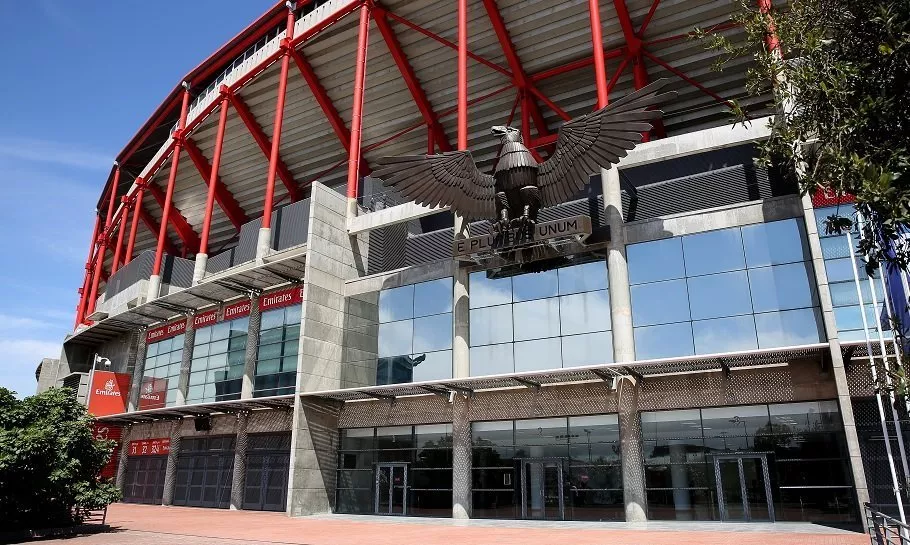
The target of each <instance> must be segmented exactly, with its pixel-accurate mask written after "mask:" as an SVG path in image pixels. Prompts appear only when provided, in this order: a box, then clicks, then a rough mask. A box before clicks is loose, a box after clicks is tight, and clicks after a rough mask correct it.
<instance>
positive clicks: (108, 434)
mask: <svg viewBox="0 0 910 545" xmlns="http://www.w3.org/2000/svg"><path fill="white" fill-rule="evenodd" d="M92 436H93V437H94V438H95V439H102V440H109V441H116V444H115V445H114V451H113V452H112V453H111V458H110V460H108V461H107V464H105V466H104V467H103V468H101V473H99V474H98V476H99V477H100V478H102V479H113V478H114V477H115V476H116V475H117V464H118V463H119V462H120V439H121V437H122V436H123V429H122V428H121V427H120V426H114V425H111V424H106V423H103V422H94V423H92Z"/></svg>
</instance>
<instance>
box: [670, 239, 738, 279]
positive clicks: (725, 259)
mask: <svg viewBox="0 0 910 545" xmlns="http://www.w3.org/2000/svg"><path fill="white" fill-rule="evenodd" d="M682 244H683V255H684V257H685V262H686V276H700V275H703V274H711V273H719V272H726V271H736V270H740V269H744V268H746V261H745V258H744V256H743V240H742V236H741V235H740V230H739V229H738V228H736V229H723V230H720V231H709V232H707V233H699V234H697V235H688V236H684V237H682Z"/></svg>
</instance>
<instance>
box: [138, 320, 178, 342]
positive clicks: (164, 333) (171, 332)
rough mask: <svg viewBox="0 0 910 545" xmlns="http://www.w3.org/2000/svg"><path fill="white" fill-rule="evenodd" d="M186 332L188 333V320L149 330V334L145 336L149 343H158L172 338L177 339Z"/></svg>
mask: <svg viewBox="0 0 910 545" xmlns="http://www.w3.org/2000/svg"><path fill="white" fill-rule="evenodd" d="M184 331H186V320H180V321H177V322H171V323H169V324H164V325H162V326H158V327H156V328H154V329H149V330H148V333H146V335H145V341H146V342H149V343H156V342H158V341H163V340H165V339H170V338H171V337H176V336H177V335H180V334H181V333H183V332H184Z"/></svg>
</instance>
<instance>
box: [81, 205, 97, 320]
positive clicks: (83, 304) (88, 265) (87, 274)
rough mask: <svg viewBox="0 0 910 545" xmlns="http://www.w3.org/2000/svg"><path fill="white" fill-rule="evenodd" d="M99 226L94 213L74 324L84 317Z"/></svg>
mask: <svg viewBox="0 0 910 545" xmlns="http://www.w3.org/2000/svg"><path fill="white" fill-rule="evenodd" d="M100 227H101V216H100V215H95V228H94V229H92V241H91V242H90V243H89V245H88V257H87V258H85V278H84V279H83V281H82V288H80V290H79V306H78V307H76V326H78V325H79V324H81V323H82V321H83V320H84V319H85V308H86V302H87V301H88V289H89V282H90V281H91V277H92V256H93V255H95V246H96V244H97V241H98V229H99V228H100Z"/></svg>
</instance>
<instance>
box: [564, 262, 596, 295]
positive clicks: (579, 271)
mask: <svg viewBox="0 0 910 545" xmlns="http://www.w3.org/2000/svg"><path fill="white" fill-rule="evenodd" d="M556 273H557V277H558V280H559V294H560V295H569V294H572V293H581V292H585V291H597V290H605V289H607V264H606V263H605V262H603V261H592V262H591V263H582V264H581V265H572V266H570V267H562V268H560V269H557V271H556Z"/></svg>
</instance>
